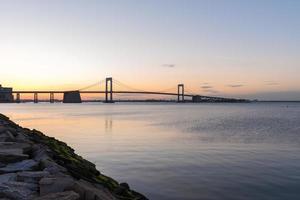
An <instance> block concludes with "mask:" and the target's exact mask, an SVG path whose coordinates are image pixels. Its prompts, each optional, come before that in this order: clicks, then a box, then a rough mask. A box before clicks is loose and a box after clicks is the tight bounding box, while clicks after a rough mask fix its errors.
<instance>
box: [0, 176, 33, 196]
mask: <svg viewBox="0 0 300 200" xmlns="http://www.w3.org/2000/svg"><path fill="white" fill-rule="evenodd" d="M0 196H1V197H6V198H9V199H16V200H29V199H32V198H34V197H36V196H37V185H36V184H28V183H22V182H14V181H9V182H6V183H1V184H0Z"/></svg>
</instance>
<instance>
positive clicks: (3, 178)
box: [0, 173, 17, 184]
mask: <svg viewBox="0 0 300 200" xmlns="http://www.w3.org/2000/svg"><path fill="white" fill-rule="evenodd" d="M16 178H17V174H16V173H7V174H2V175H0V184H1V183H6V182H8V181H14V180H16Z"/></svg>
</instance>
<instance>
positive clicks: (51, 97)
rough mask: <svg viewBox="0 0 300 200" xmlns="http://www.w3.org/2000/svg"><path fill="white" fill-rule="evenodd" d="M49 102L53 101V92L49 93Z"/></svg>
mask: <svg viewBox="0 0 300 200" xmlns="http://www.w3.org/2000/svg"><path fill="white" fill-rule="evenodd" d="M50 103H54V93H53V92H51V93H50Z"/></svg>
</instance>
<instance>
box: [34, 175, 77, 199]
mask: <svg viewBox="0 0 300 200" xmlns="http://www.w3.org/2000/svg"><path fill="white" fill-rule="evenodd" d="M39 185H40V195H41V196H42V195H46V194H49V193H54V192H63V191H65V190H66V188H70V187H71V186H72V185H74V179H73V178H71V177H70V176H64V177H46V178H42V179H41V180H40V182H39Z"/></svg>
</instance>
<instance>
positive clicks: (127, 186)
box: [120, 183, 130, 190]
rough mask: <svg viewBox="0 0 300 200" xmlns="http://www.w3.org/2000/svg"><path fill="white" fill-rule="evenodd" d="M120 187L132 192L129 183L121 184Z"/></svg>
mask: <svg viewBox="0 0 300 200" xmlns="http://www.w3.org/2000/svg"><path fill="white" fill-rule="evenodd" d="M120 186H121V187H123V188H125V189H126V190H130V187H129V185H128V183H120Z"/></svg>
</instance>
